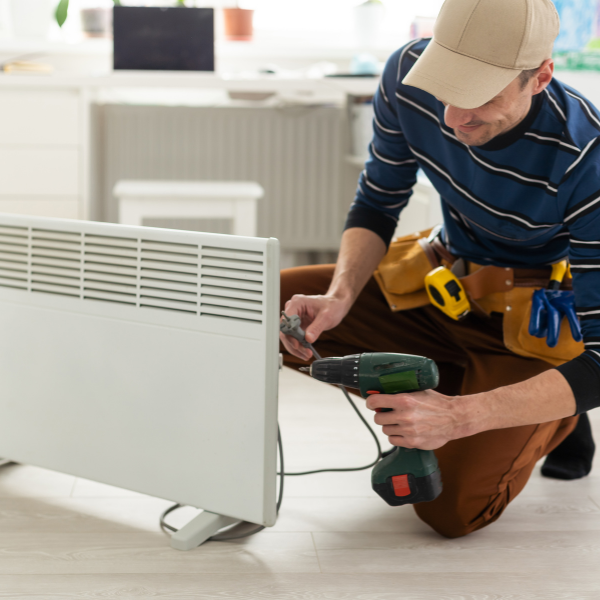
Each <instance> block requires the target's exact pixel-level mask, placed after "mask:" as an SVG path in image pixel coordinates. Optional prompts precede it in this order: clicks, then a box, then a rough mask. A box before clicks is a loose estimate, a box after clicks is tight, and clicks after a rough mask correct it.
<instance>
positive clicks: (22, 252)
mask: <svg viewBox="0 0 600 600" xmlns="http://www.w3.org/2000/svg"><path fill="white" fill-rule="evenodd" d="M28 262H29V232H28V230H27V228H26V227H7V226H4V225H1V226H0V286H1V287H9V288H17V289H21V290H26V289H27V284H28V281H27V280H28Z"/></svg>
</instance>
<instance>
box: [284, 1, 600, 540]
mask: <svg viewBox="0 0 600 600" xmlns="http://www.w3.org/2000/svg"><path fill="white" fill-rule="evenodd" d="M558 30H559V22H558V15H557V13H556V10H555V8H554V5H553V4H552V2H551V1H550V0H506V1H504V2H491V1H489V0H479V1H477V2H471V1H468V2H467V1H466V0H446V3H445V4H444V6H443V7H442V10H441V12H440V15H439V17H438V20H437V22H436V26H435V32H434V37H433V39H431V40H427V39H424V40H415V41H412V42H410V43H409V44H407V45H406V46H404V47H403V48H401V49H400V50H398V51H397V52H395V53H394V54H393V55H392V56H391V58H390V59H389V60H388V63H387V65H386V67H385V70H384V73H383V76H382V80H381V85H380V86H379V89H378V92H377V94H376V96H375V99H374V110H375V119H374V125H373V128H374V137H373V141H372V143H371V145H370V148H369V153H370V158H369V160H368V161H367V163H366V167H365V170H364V171H363V173H362V174H361V176H360V180H359V184H358V190H357V194H356V199H355V201H354V203H353V204H352V206H351V208H350V212H349V214H348V218H347V222H346V228H345V232H344V234H343V237H342V243H341V248H340V253H339V259H338V262H337V265H321V266H311V267H299V268H296V269H289V270H286V271H283V272H282V279H281V282H282V309H285V311H286V313H287V314H288V315H299V316H300V318H301V324H302V328H303V329H304V330H305V331H306V338H307V340H308V341H309V342H311V343H315V347H316V348H317V349H318V351H319V353H320V354H321V355H322V356H325V357H333V356H340V357H341V356H346V355H351V354H360V353H362V352H394V353H401V354H411V355H418V356H423V357H427V358H429V359H432V360H433V361H435V363H436V364H437V366H438V369H439V374H440V384H439V386H438V387H437V388H436V390H426V391H417V392H407V393H398V394H373V395H371V396H370V397H369V399H368V400H367V406H368V407H369V408H370V409H372V410H377V409H379V408H390V409H392V410H391V411H387V412H378V413H377V414H376V415H375V417H374V419H375V422H376V423H377V424H378V425H381V426H382V427H383V432H384V433H385V434H386V435H387V436H388V437H389V440H390V442H391V443H392V444H393V445H395V446H400V447H403V448H419V449H422V450H435V451H436V455H437V459H438V462H439V468H440V471H441V476H442V480H443V491H442V492H441V494H439V496H438V497H437V498H435V500H433V501H430V502H421V503H418V504H415V510H416V512H417V514H418V515H419V517H421V519H423V520H424V521H425V522H427V523H429V524H430V525H431V526H432V527H433V528H434V529H435V530H436V531H438V532H440V533H441V534H443V535H446V536H448V537H457V536H461V535H465V534H467V533H470V532H472V531H475V530H477V529H480V528H481V527H484V526H486V525H488V524H489V523H492V522H493V521H494V520H496V519H497V518H498V517H499V516H500V515H501V513H502V511H503V510H504V508H505V507H506V506H507V505H508V503H509V502H510V501H511V500H513V499H514V498H515V497H516V496H517V495H518V494H519V492H520V491H521V490H522V489H523V487H524V486H525V484H526V483H527V480H528V479H529V477H530V475H531V472H532V470H533V468H534V466H535V464H536V462H537V461H538V460H539V459H540V458H542V457H543V456H545V455H549V456H548V458H547V459H546V462H545V463H544V466H543V468H542V474H544V475H547V476H550V477H558V478H563V479H575V478H578V477H583V476H585V475H587V474H588V473H589V471H590V468H591V462H592V457H593V453H594V442H593V439H592V436H591V430H590V426H589V420H588V419H587V416H586V414H585V413H586V411H588V410H590V409H592V408H595V407H596V406H599V405H600V201H599V198H600V179H599V178H598V173H599V172H600V145H598V143H597V140H598V139H600V138H599V136H600V115H599V114H598V111H597V110H596V109H595V108H594V107H593V106H592V105H591V104H590V103H589V102H588V101H587V100H586V99H585V98H583V97H582V96H581V95H580V94H578V93H577V92H576V91H575V90H573V89H571V88H569V87H567V86H566V85H563V84H562V83H560V82H559V81H557V80H555V79H553V68H554V67H553V62H552V59H551V58H550V57H551V55H552V45H553V43H554V39H555V37H556V35H557V34H558ZM419 168H421V169H422V170H423V171H424V172H425V174H426V175H427V177H428V178H429V179H430V181H431V182H432V184H433V186H434V187H435V189H436V190H437V191H438V192H439V194H440V197H441V204H442V211H443V215H444V224H443V227H442V228H441V229H439V230H435V231H432V232H425V233H423V234H417V235H414V236H408V237H406V238H403V239H400V240H395V241H393V242H391V238H392V236H393V234H394V230H395V227H396V223H397V221H398V216H399V214H400V212H401V210H402V208H404V206H406V204H407V203H408V201H409V197H410V195H411V193H412V192H411V188H412V187H413V185H414V184H415V182H416V176H417V170H418V169H419ZM567 258H568V261H569V263H570V273H569V274H567V275H566V274H565V268H566V263H564V262H563V261H565V260H566V259H567ZM552 265H562V266H561V267H560V268H558V267H556V266H555V267H554V269H553V268H552ZM426 280H427V281H426ZM534 293H535V294H536V295H535V298H534ZM532 298H534V307H533V311H532ZM575 307H576V308H575ZM565 315H566V316H567V317H568V322H569V325H570V327H568V326H566V321H565V320H564V319H563V316H565ZM561 322H562V324H563V326H562V328H561V329H560V325H561ZM579 322H580V323H581V333H580V332H579ZM581 334H582V335H583V341H581ZM281 339H282V343H283V346H284V353H285V354H284V359H285V363H286V364H287V365H289V366H294V367H300V366H303V365H305V364H306V361H310V359H311V355H312V353H311V351H310V350H308V349H307V348H305V347H303V346H301V345H300V344H299V343H298V341H297V340H295V339H293V338H291V337H289V336H285V335H282V336H281Z"/></svg>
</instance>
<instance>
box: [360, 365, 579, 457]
mask: <svg viewBox="0 0 600 600" xmlns="http://www.w3.org/2000/svg"><path fill="white" fill-rule="evenodd" d="M367 408H370V409H371V410H376V409H377V408H391V409H392V411H391V412H383V413H377V414H376V415H375V423H377V425H382V426H383V433H385V434H386V435H387V436H388V438H389V440H390V443H391V444H393V445H394V446H402V447H404V448H419V449H420V450H435V449H436V448H440V447H441V446H443V445H444V444H445V443H447V442H449V441H450V440H456V439H459V438H463V437H467V436H469V435H475V434H476V433H480V432H481V431H488V430H490V429H504V428H505V427H519V426H520V425H534V424H537V423H546V422H548V421H554V420H556V419H564V418H565V417H570V416H572V415H573V414H575V411H576V408H577V405H576V402H575V396H574V395H573V391H572V390H571V387H570V385H569V383H568V382H567V380H566V379H565V378H564V376H563V375H562V374H561V373H560V372H559V371H557V370H556V369H550V370H548V371H545V372H544V373H540V374H539V375H536V376H535V377H532V378H531V379H527V380H525V381H522V382H520V383H513V384H512V385H507V386H504V387H500V388H496V389H495V390H490V391H489V392H481V393H479V394H470V395H468V396H454V397H452V396H444V395H443V394H440V393H438V392H436V391H434V390H427V391H425V392H410V393H406V394H373V395H371V396H369V398H368V400H367Z"/></svg>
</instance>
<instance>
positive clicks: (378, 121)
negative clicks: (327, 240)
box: [345, 42, 418, 245]
mask: <svg viewBox="0 0 600 600" xmlns="http://www.w3.org/2000/svg"><path fill="white" fill-rule="evenodd" d="M414 43H415V42H411V43H410V44H408V45H407V46H405V47H404V48H401V49H400V50H398V51H397V52H395V53H394V54H392V56H391V57H390V59H389V60H388V62H387V64H386V67H385V69H384V72H383V75H382V77H381V82H380V85H379V89H378V90H377V93H376V94H375V97H374V99H373V109H374V119H373V139H372V141H371V144H370V145H369V149H368V151H369V158H368V160H367V162H366V164H365V169H364V171H363V172H362V173H361V175H360V178H359V181H358V189H357V192H356V197H355V199H354V202H353V203H352V206H351V207H350V212H349V213H348V218H347V220H346V226H345V229H350V228H352V227H364V228H366V229H370V230H371V231H374V232H375V233H377V234H378V235H379V236H380V237H381V239H382V240H383V241H384V242H385V243H386V245H388V244H389V243H390V240H391V238H392V236H393V234H394V231H395V229H396V225H397V223H398V217H399V214H400V211H401V210H402V209H403V208H404V207H405V206H406V205H407V203H408V200H409V198H410V196H411V194H412V187H413V186H414V184H415V182H416V180H417V169H418V165H417V160H416V158H415V157H414V156H413V154H412V152H411V151H410V149H409V147H408V144H407V142H406V139H405V137H404V134H403V132H402V128H401V126H400V121H399V118H398V112H397V108H396V107H395V104H394V103H395V98H396V96H395V90H396V85H397V80H398V78H399V77H401V76H402V75H403V73H401V62H402V60H403V57H404V56H405V55H406V53H407V52H408V51H409V50H410V47H411V45H412V44H414ZM411 61H412V59H411Z"/></svg>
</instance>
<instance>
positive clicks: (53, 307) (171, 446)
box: [0, 214, 279, 549]
mask: <svg viewBox="0 0 600 600" xmlns="http://www.w3.org/2000/svg"><path fill="white" fill-rule="evenodd" d="M278 261H279V246H278V242H277V240H275V239H260V238H246V237H236V236H227V235H219V234H207V233H196V232H185V231H173V230H165V229H154V228H143V227H127V226H122V225H112V224H105V223H92V222H84V221H69V220H61V219H49V218H36V217H23V216H16V215H3V214H1V215H0V381H1V382H2V383H1V385H0V456H2V457H6V458H9V459H12V460H14V461H16V462H19V463H26V464H32V465H38V466H41V467H45V468H48V469H53V470H56V471H61V472H64V473H69V474H72V475H75V476H79V477H85V478H88V479H93V480H96V481H100V482H103V483H107V484H111V485H115V486H119V487H122V488H127V489H130V490H135V491H137V492H142V493H145V494H150V495H153V496H157V497H160V498H165V499H169V500H172V501H174V502H179V503H181V504H186V505H190V506H194V507H198V508H203V509H205V511H206V512H205V513H201V517H202V515H204V517H203V518H204V519H205V521H206V515H208V517H210V519H212V521H211V523H212V525H211V526H212V527H213V529H212V530H211V531H208V530H207V528H206V522H203V524H202V526H203V530H202V531H203V532H204V533H203V534H201V533H198V531H199V530H198V523H196V525H194V522H191V523H190V524H188V525H187V526H186V527H184V528H182V530H180V532H179V533H178V534H177V536H175V538H174V542H173V545H174V547H178V548H180V549H187V548H190V547H192V546H193V545H197V543H200V542H201V541H203V539H205V538H206V537H208V535H210V534H211V533H213V532H214V530H216V529H218V527H219V526H222V525H223V524H226V523H230V522H233V520H234V519H237V520H245V521H251V522H253V523H259V524H263V525H273V524H274V522H275V519H276V506H275V505H276V498H275V491H276V442H277V385H278V320H279V319H278V310H279V265H278ZM207 531H208V533H207ZM202 536H204V538H203V537H202Z"/></svg>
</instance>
